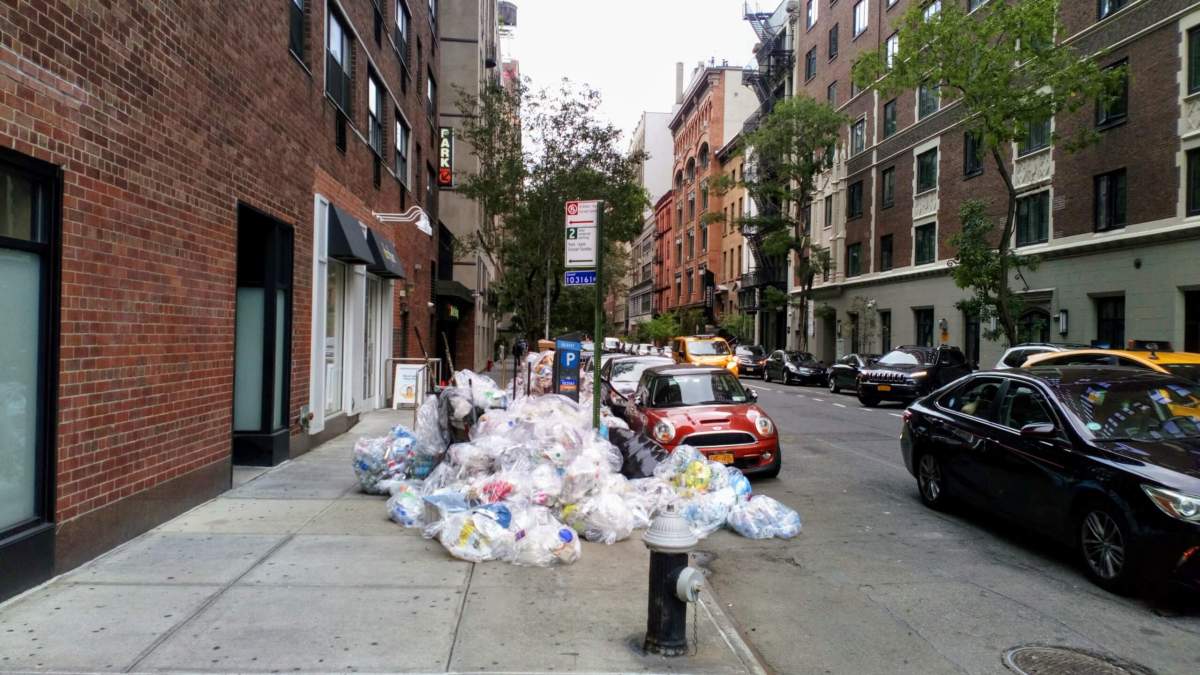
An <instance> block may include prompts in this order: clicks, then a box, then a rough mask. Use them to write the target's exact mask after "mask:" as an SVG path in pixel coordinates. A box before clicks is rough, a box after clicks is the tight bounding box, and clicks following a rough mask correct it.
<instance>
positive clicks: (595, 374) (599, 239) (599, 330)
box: [592, 200, 604, 429]
mask: <svg viewBox="0 0 1200 675" xmlns="http://www.w3.org/2000/svg"><path fill="white" fill-rule="evenodd" d="M595 312H596V315H595V325H594V330H593V333H594V335H592V348H593V349H595V353H594V354H593V355H592V427H593V428H595V429H599V428H600V364H601V361H600V356H601V354H603V353H604V201H603V200H601V201H598V202H596V310H595Z"/></svg>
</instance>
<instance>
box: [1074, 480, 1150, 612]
mask: <svg viewBox="0 0 1200 675" xmlns="http://www.w3.org/2000/svg"><path fill="white" fill-rule="evenodd" d="M1076 532H1078V536H1079V538H1078V545H1079V554H1080V556H1081V557H1082V558H1083V571H1084V573H1085V574H1087V577H1088V579H1091V581H1092V583H1094V584H1096V585H1097V586H1099V587H1101V588H1103V589H1105V590H1107V591H1111V592H1113V593H1119V594H1128V593H1130V592H1131V591H1132V590H1133V584H1134V581H1135V580H1136V579H1137V563H1138V560H1137V553H1136V551H1137V543H1136V542H1135V541H1134V537H1133V527H1132V526H1131V525H1130V522H1129V518H1128V516H1127V515H1126V514H1125V512H1124V511H1123V510H1122V509H1119V508H1117V507H1116V506H1114V505H1112V504H1110V503H1106V502H1102V501H1097V502H1092V503H1089V504H1087V505H1086V506H1085V507H1084V508H1082V509H1080V511H1079V520H1078V521H1077V529H1076Z"/></svg>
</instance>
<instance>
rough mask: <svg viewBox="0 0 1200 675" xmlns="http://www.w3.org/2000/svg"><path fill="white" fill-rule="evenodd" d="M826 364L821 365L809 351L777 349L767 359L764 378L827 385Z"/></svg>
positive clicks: (767, 380) (786, 382)
mask: <svg viewBox="0 0 1200 675" xmlns="http://www.w3.org/2000/svg"><path fill="white" fill-rule="evenodd" d="M825 378H826V375H825V366H823V365H821V363H820V362H818V361H817V360H816V359H815V358H813V355H812V354H809V353H808V352H796V351H784V350H782V349H777V350H775V351H774V352H772V353H771V356H770V358H768V359H767V365H766V366H765V367H764V369H763V380H764V381H766V382H770V381H772V380H774V381H776V382H782V383H784V384H791V383H793V382H799V383H800V384H816V385H819V386H822V387H823V386H825V382H826V380H825Z"/></svg>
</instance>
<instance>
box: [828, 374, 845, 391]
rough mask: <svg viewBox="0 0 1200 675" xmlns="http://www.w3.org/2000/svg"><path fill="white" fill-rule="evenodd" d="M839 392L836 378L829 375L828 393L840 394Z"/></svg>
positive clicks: (839, 388)
mask: <svg viewBox="0 0 1200 675" xmlns="http://www.w3.org/2000/svg"><path fill="white" fill-rule="evenodd" d="M841 392H842V388H841V387H839V386H838V383H837V378H836V377H834V376H832V375H830V376H829V393H831V394H840V393H841Z"/></svg>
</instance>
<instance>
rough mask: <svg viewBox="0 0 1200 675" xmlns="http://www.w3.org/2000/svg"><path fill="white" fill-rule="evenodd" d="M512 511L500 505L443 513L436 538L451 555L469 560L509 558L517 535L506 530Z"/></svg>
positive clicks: (482, 560)
mask: <svg viewBox="0 0 1200 675" xmlns="http://www.w3.org/2000/svg"><path fill="white" fill-rule="evenodd" d="M511 523H512V512H511V511H509V509H508V507H507V506H504V505H503V504H494V505H492V506H489V507H478V508H473V509H471V510H470V511H459V512H455V513H451V514H450V515H448V516H446V518H445V520H444V521H443V523H442V527H441V531H440V532H438V541H440V542H441V544H442V546H444V547H445V548H446V551H447V552H448V553H450V555H452V556H454V557H455V558H458V559H460V560H468V561H470V562H486V561H488V560H506V559H511V558H512V556H513V552H514V546H515V545H516V541H517V539H516V534H515V533H514V532H513V531H512V530H511V529H509V525H510V524H511Z"/></svg>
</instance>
